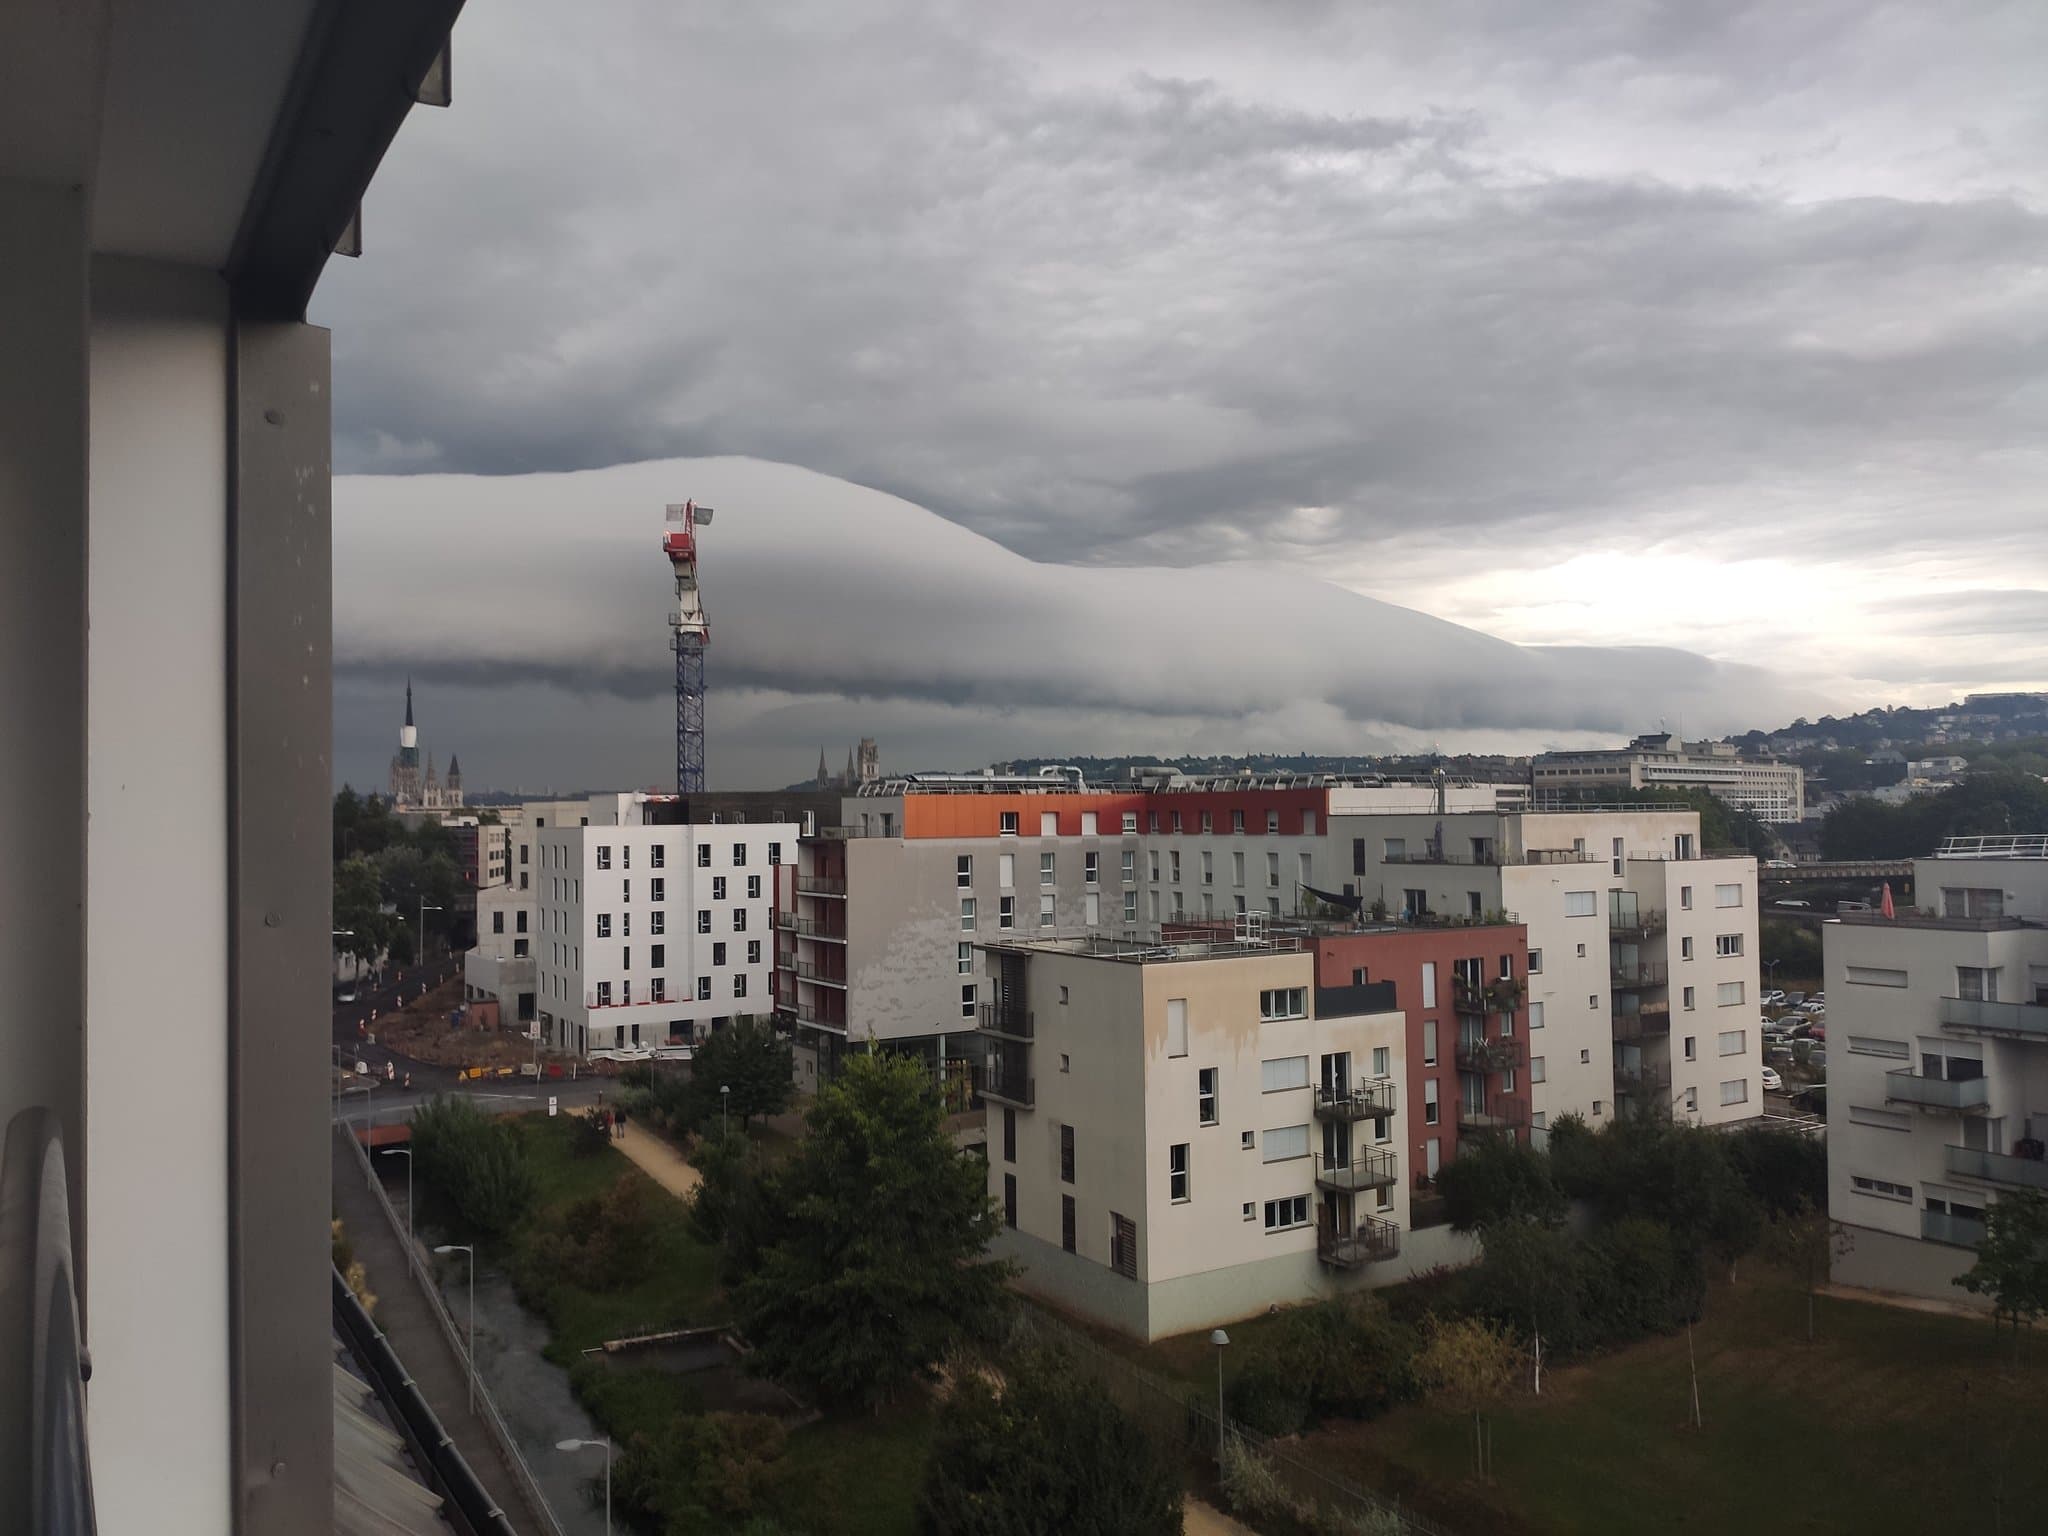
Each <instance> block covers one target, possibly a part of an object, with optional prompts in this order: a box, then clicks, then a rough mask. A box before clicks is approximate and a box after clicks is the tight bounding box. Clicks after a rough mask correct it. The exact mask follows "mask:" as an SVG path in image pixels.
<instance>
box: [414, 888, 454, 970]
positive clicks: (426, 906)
mask: <svg viewBox="0 0 2048 1536" xmlns="http://www.w3.org/2000/svg"><path fill="white" fill-rule="evenodd" d="M447 910H448V909H447V908H446V907H443V906H440V905H438V904H436V903H433V902H429V901H427V900H426V899H425V898H422V899H421V901H420V925H419V936H420V952H419V955H418V957H417V958H418V960H419V963H420V964H421V965H425V964H426V963H427V914H428V913H429V912H445V911H447Z"/></svg>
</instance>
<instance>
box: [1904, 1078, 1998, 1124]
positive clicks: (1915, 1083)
mask: <svg viewBox="0 0 2048 1536" xmlns="http://www.w3.org/2000/svg"><path fill="white" fill-rule="evenodd" d="M1884 1101H1885V1103H1887V1104H1913V1105H1917V1106H1918V1107H1919V1108H1921V1109H1939V1110H1946V1111H1948V1112H1949V1113H1951V1114H1955V1113H1970V1112H1972V1111H1976V1110H1983V1109H1988V1108H1990V1107H1991V1080H1990V1079H1989V1078H1985V1077H1922V1076H1921V1075H1920V1074H1919V1073H1918V1072H1915V1071H1914V1070H1913V1069H1912V1068H1911V1067H1900V1068H1898V1069H1897V1070H1895V1071H1891V1072H1887V1073H1885V1075H1884Z"/></svg>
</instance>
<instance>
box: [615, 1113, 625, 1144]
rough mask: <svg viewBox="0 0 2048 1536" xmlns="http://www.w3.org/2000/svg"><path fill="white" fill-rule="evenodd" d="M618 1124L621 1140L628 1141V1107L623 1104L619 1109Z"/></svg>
mask: <svg viewBox="0 0 2048 1536" xmlns="http://www.w3.org/2000/svg"><path fill="white" fill-rule="evenodd" d="M617 1122H618V1127H619V1140H621V1141H624V1140H625V1139H626V1106H625V1105H623V1104H621V1105H620V1106H619V1108H618V1114H617Z"/></svg>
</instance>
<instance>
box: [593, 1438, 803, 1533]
mask: <svg viewBox="0 0 2048 1536" xmlns="http://www.w3.org/2000/svg"><path fill="white" fill-rule="evenodd" d="M788 1438H789V1435H788V1431H787V1430H786V1429H785V1428H784V1427H783V1426H782V1424H781V1423H780V1422H779V1421H778V1420H775V1419H771V1418H769V1417H767V1416H766V1415H765V1414H758V1413H706V1414H678V1415H676V1417H674V1418H673V1419H671V1420H670V1421H669V1422H668V1424H667V1425H666V1426H665V1427H664V1428H663V1429H661V1430H660V1431H658V1432H655V1433H641V1434H636V1435H634V1436H633V1437H632V1438H631V1439H630V1440H628V1441H627V1442H626V1444H625V1445H623V1446H621V1447H620V1449H619V1458H618V1462H617V1464H616V1465H615V1466H614V1467H613V1468H612V1497H613V1499H614V1500H615V1501H616V1502H617V1504H618V1505H619V1507H620V1508H621V1509H623V1510H626V1511H628V1512H629V1513H631V1514H634V1515H638V1516H641V1517H644V1518H645V1519H647V1520H648V1521H650V1522H653V1523H654V1527H655V1528H656V1529H659V1530H661V1531H663V1532H665V1533H669V1536H697V1533H699V1532H702V1533H705V1536H710V1533H712V1532H720V1531H731V1530H733V1529H735V1527H736V1525H737V1523H738V1522H739V1521H741V1520H744V1519H746V1518H747V1517H748V1516H749V1515H751V1514H753V1513H754V1511H755V1507H756V1505H758V1504H759V1503H760V1501H761V1500H762V1499H763V1497H765V1496H766V1495H767V1493H768V1492H769V1491H770V1490H771V1489H772V1488H773V1487H774V1486H775V1484H776V1482H777V1480H778V1479H780V1478H781V1477H783V1476H785V1475H786V1474H785V1472H784V1469H783V1468H782V1466H781V1462H782V1456H783V1452H784V1450H785V1449H786V1447H787V1444H788ZM593 1491H594V1490H593Z"/></svg>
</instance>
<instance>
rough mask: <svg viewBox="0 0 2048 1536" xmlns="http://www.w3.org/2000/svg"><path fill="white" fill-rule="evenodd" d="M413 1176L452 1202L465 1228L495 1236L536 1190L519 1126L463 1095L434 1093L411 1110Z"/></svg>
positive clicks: (512, 1221) (508, 1225)
mask: <svg viewBox="0 0 2048 1536" xmlns="http://www.w3.org/2000/svg"><path fill="white" fill-rule="evenodd" d="M412 1148H413V1157H414V1158H415V1159H416V1161H417V1171H418V1173H419V1176H420V1177H421V1178H422V1179H424V1180H425V1181H426V1182H427V1183H428V1184H429V1185H431V1186H432V1187H433V1188H434V1189H435V1190H437V1191H438V1192H439V1193H440V1194H442V1195H443V1196H445V1197H446V1198H447V1200H448V1201H449V1202H450V1203H451V1204H452V1205H453V1206H454V1207H455V1210H456V1212H457V1214H458V1215H459V1216H460V1217H461V1218H462V1221H463V1224H464V1225H465V1227H467V1228H468V1230H469V1231H471V1232H474V1233H477V1234H479V1235H482V1236H486V1237H500V1236H503V1235H504V1234H505V1233H507V1232H509V1231H511V1230H512V1228H513V1227H515V1226H517V1225H518V1223H519V1221H520V1218H521V1217H523V1216H524V1215H525V1214H526V1212H527V1211H528V1210H529V1209H531V1208H532V1205H533V1202H534V1198H535V1196H536V1194H537V1193H538V1190H539V1184H538V1181H537V1180H536V1179H535V1177H534V1172H533V1167H532V1165H531V1164H530V1163H529V1162H528V1160H527V1157H526V1147H525V1144H524V1143H523V1142H522V1141H521V1140H520V1136H519V1128H518V1127H517V1126H515V1125H513V1124H511V1123H509V1122H507V1121H503V1120H496V1119H493V1118H492V1117H491V1116H489V1115H486V1114H485V1113H484V1112H483V1111H482V1110H480V1109H478V1108H477V1107H476V1105H474V1104H473V1103H471V1102H470V1101H469V1100H467V1099H451V1098H447V1097H445V1096H443V1097H436V1098H434V1099H432V1100H430V1101H429V1102H428V1103H426V1104H423V1105H421V1106H420V1107H419V1109H417V1110H416V1111H414V1113H413V1118H412Z"/></svg>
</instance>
